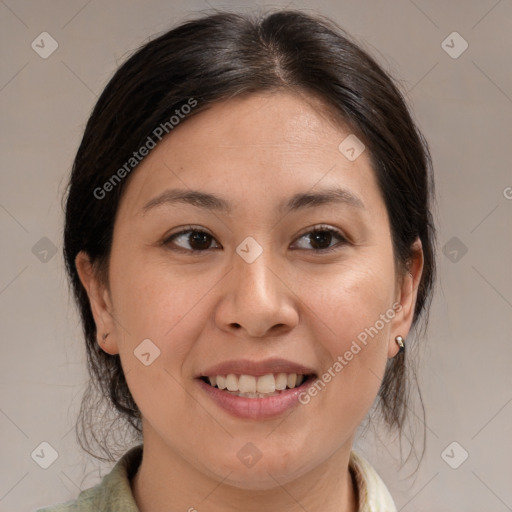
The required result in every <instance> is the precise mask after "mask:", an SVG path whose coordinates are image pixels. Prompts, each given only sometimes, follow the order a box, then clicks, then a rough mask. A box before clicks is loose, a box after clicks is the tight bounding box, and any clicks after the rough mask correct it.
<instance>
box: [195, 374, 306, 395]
mask: <svg viewBox="0 0 512 512" xmlns="http://www.w3.org/2000/svg"><path fill="white" fill-rule="evenodd" d="M315 378H316V374H314V373H311V374H297V373H284V372H281V373H267V374H265V375H261V376H256V375H247V374H241V375H237V374H234V373H230V374H227V375H213V376H201V377H199V380H201V381H202V382H204V383H205V384H207V385H208V386H209V387H211V388H214V389H216V390H219V391H222V392H223V393H226V394H229V395H231V396H236V397H240V398H248V399H265V398H270V397H275V396H280V395H282V394H283V393H287V392H289V391H292V390H295V391H296V390H299V389H302V388H304V387H306V386H307V385H309V383H310V382H312V381H313V380H314V379H315Z"/></svg>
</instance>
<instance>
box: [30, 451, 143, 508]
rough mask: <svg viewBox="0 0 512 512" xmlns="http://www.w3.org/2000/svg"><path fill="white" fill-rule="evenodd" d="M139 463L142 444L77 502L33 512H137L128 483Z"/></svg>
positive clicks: (87, 490)
mask: <svg viewBox="0 0 512 512" xmlns="http://www.w3.org/2000/svg"><path fill="white" fill-rule="evenodd" d="M141 460H142V445H138V446H135V447H133V448H131V449H130V450H128V451H127V452H126V453H125V454H124V455H123V456H122V457H121V458H120V459H119V461H118V462H117V463H116V465H115V466H114V467H113V468H112V471H111V472H110V473H108V474H107V475H105V476H104V477H103V479H102V480H101V482H100V483H99V484H97V485H95V486H94V487H91V488H90V489H86V490H84V491H82V492H81V493H80V494H79V495H78V498H77V499H76V500H70V501H66V502H65V503H60V504H58V505H52V506H50V507H46V508H41V509H38V510H36V511H35V512H139V511H138V509H137V506H136V504H135V500H134V498H133V494H132V491H131V484H130V480H131V478H132V477H133V475H134V474H135V473H136V471H137V469H138V467H139V465H140V462H141Z"/></svg>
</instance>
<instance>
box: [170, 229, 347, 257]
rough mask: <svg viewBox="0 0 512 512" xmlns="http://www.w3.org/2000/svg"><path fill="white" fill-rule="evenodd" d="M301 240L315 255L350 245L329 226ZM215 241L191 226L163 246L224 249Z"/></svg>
mask: <svg viewBox="0 0 512 512" xmlns="http://www.w3.org/2000/svg"><path fill="white" fill-rule="evenodd" d="M301 239H305V240H306V242H307V243H309V244H311V245H312V246H313V252H315V253H327V252H331V251H335V250H337V249H338V248H339V246H342V245H345V244H347V243H348V241H347V239H346V238H345V237H344V236H343V234H342V233H341V231H339V230H338V229H335V228H332V227H329V226H315V228H314V229H313V230H311V231H308V232H307V233H304V234H303V235H301V236H300V237H299V239H298V240H301ZM336 239H338V240H339V242H338V243H335V244H334V245H331V244H332V242H333V241H335V240H336ZM213 241H215V238H214V237H213V236H212V235H210V233H208V232H206V231H204V230H202V229H198V228H194V227H192V226H190V227H189V229H186V230H183V231H180V232H178V233H174V234H172V235H171V236H169V237H167V238H166V239H165V240H164V241H163V245H172V246H174V247H172V249H173V250H177V251H182V252H188V253H196V254H198V253H201V252H206V251H208V250H210V249H220V248H222V246H221V245H220V244H217V242H216V241H215V243H216V245H215V246H214V247H211V243H212V242H213ZM183 244H188V247H184V246H183ZM299 249H301V250H302V249H307V247H299Z"/></svg>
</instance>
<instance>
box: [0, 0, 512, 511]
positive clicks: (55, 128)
mask: <svg viewBox="0 0 512 512" xmlns="http://www.w3.org/2000/svg"><path fill="white" fill-rule="evenodd" d="M257 4H258V5H259V6H271V7H276V6H280V5H281V6H285V5H287V6H290V7H298V8H306V9H311V10H313V11H314V12H319V13H322V14H325V15H328V16H331V17H332V18H333V19H334V20H336V21H337V22H338V23H339V24H341V25H342V26H343V27H344V28H346V29H347V30H348V31H349V32H351V33H352V34H353V35H355V36H356V37H357V38H358V39H359V40H361V41H365V45H366V46H365V47H366V48H367V49H368V50H369V51H370V52H371V53H372V54H373V55H374V56H376V58H377V59H378V60H379V61H380V62H381V63H382V64H383V65H384V66H385V68H386V69H388V70H390V71H391V72H392V73H393V74H394V75H395V76H396V77H397V78H398V79H399V80H400V81H401V83H402V84H403V88H404V90H406V91H408V94H407V97H408V99H409V101H410V103H411V105H412V106H413V109H414V112H415V116H416V118H417V120H418V123H419V125H420V127H421V129H422V130H423V131H424V133H425V135H426V137H427V139H428V140H429V142H430V145H431V150H432V153H433V157H434V165H435V172H436V179H437V187H438V211H437V213H436V215H437V220H438V222H439V226H440V228H439V240H440V244H439V245H440V247H439V272H440V274H439V281H438V285H437V292H436V297H435V301H434V304H433V310H432V317H431V325H430V329H429V333H428V340H427V344H426V347H425V349H424V352H423V356H422V366H421V374H420V377H421V383H422V390H423V394H424V399H425V405H426V409H427V451H426V454H425V458H424V460H423V463H422V464H421V466H420V468H419V470H418V472H417V474H416V475H415V476H413V477H410V478H408V474H409V473H410V468H406V469H404V470H402V471H398V470H397V466H396V463H395V462H394V461H393V459H392V457H391V456H390V455H393V456H394V457H396V456H397V452H396V450H395V451H388V450H389V447H388V446H387V445H386V446H385V445H383V444H382V443H380V442H379V441H378V437H379V436H381V434H379V433H377V435H374V434H371V433H369V434H368V435H367V436H366V438H365V439H363V440H362V441H361V442H360V447H361V450H363V451H364V453H365V454H366V455H367V457H368V458H369V459H370V460H371V461H372V462H373V463H374V465H375V467H376V468H377V469H378V470H379V471H380V473H381V475H382V476H383V479H384V480H385V482H386V483H387V484H388V486H389V488H390V490H391V492H392V494H393V496H394V497H395V500H396V502H397V506H398V508H399V510H403V511H405V512H412V511H429V512H432V511H437V512H442V511H450V512H454V511H464V512H473V511H475V512H476V511H485V512H502V511H507V510H512V486H511V485H510V484H511V481H512V377H511V375H512V372H511V366H512V340H511V332H512V322H511V318H512V272H511V271H510V267H511V263H512V258H511V256H512V236H511V234H512V229H511V228H512V222H511V220H512V188H511V187H512V172H511V158H510V149H511V146H512V143H511V135H512V130H511V124H512V123H511V121H512V73H511V54H512V2H511V1H509V0H502V1H496V0H482V1H475V0H473V1H463V0H457V1H455V0H452V1H449V2H446V1H441V0H435V1H426V0H423V1H422V0H415V1H414V2H413V1H412V0H393V1H389V2H382V1H378V0H364V1H339V0H317V1H316V2H311V3H307V2H301V1H295V2H282V3H280V2H277V3H272V4H266V3H264V2H259V3H257ZM254 5H255V4H254V3H251V2H242V1H237V2H224V3H222V2H217V1H216V0H211V1H210V3H208V2H206V1H200V0H195V1H189V2H178V1H174V2H170V1H163V0H151V1H148V2H141V1H135V0H132V1H129V2H128V1H126V2H121V1H120V0H115V1H110V2H99V1H98V0H92V1H89V2H88V1H86V0H73V1H67V2H65V1H63V0H60V1H59V0H47V1H44V2H36V1H35V0H33V1H23V0H18V1H15V0H5V1H1V2H0V34H1V35H0V38H1V45H0V53H1V62H2V67H1V71H0V105H1V110H2V117H1V124H0V130H1V138H0V141H1V142H0V144H1V149H2V152H1V154H2V159H1V163H0V165H1V175H0V179H1V182H0V230H1V231H0V233H1V244H2V250H1V265H0V315H1V320H0V329H1V335H2V345H1V347H2V355H1V358H0V382H1V390H0V431H1V433H2V435H1V438H0V442H1V445H2V456H1V458H0V510H2V511H10V512H18V511H19V512H21V511H24V512H26V511H28V510H34V509H35V508H37V507H40V506H44V505H49V504H53V503H58V502H62V501H66V500H68V499H71V498H75V497H76V496H77V495H78V493H79V490H80V488H82V489H83V488H87V487H90V486H91V485H93V484H95V483H96V482H97V481H98V479H99V477H100V475H102V474H104V473H105V472H107V471H108V470H109V467H107V466H105V465H103V466H101V465H99V464H97V463H95V462H94V461H91V460H89V458H88V457H85V456H84V454H83V453H82V452H81V450H80V449H79V447H78V445H77V444H76V441H75V439H74V433H73V425H74V420H75V417H76V413H77V410H78V405H79V400H80V396H81V393H82V391H83V385H84V382H85V378H86V375H85V364H84V351H83V343H82V340H81V331H80V327H79V324H78V320H77V315H76V312H75V310H74V308H73V307H72V306H71V300H70V296H69V294H68V290H67V285H66V280H65V275H64V270H63V260H62V256H61V250H62V242H61V237H62V211H61V206H60V198H61V195H62V192H63V189H64V184H65V182H66V179H67V175H68V173H69V170H70V166H71V162H72V159H73V156H74V153H75V151H76V149H77V146H78V143H79V141H80V138H81V133H82V130H83V128H84V125H85V123H86V120H87V117H88V114H89V112H90V110H91V108H92V106H93V104H94V102H95V100H96V98H97V96H98V94H99V93H100V92H101V90H102V88H103V87H104V85H105V84H106V82H107V80H108V79H109V77H110V76H111V75H112V73H113V72H114V70H115V68H116V66H117V65H118V64H119V63H120V62H121V61H122V60H124V59H125V57H126V56H127V55H128V54H129V52H130V51H132V50H133V49H134V48H135V47H137V46H138V45H139V44H140V43H141V42H143V41H145V40H146V39H147V38H148V37H149V36H150V35H153V34H155V33H160V32H162V31H165V30H166V29H168V28H170V27H171V26H172V25H173V24H175V23H177V22H179V21H181V20H183V19H184V17H186V16H190V13H191V12H194V11H198V10H204V9H208V8H209V7H210V6H213V7H228V8H230V9H235V10H246V9H248V8H249V7H252V6H254ZM44 31H46V32H48V33H49V34H51V36H52V37H53V38H54V39H55V40H56V41H57V42H58V45H59V46H58V49H57V50H56V51H55V52H54V53H53V54H52V55H51V56H49V57H48V58H47V59H43V58H41V57H40V56H39V55H38V54H37V53H36V52H35V51H34V50H33V49H32V48H31V43H32V41H34V40H35V39H36V38H37V36H39V34H41V33H42V32H44ZM454 31H457V32H458V33H459V34H460V35H461V36H462V37H463V38H464V40H466V41H467V42H468V44H469V47H468V49H467V50H466V51H465V52H464V53H462V55H460V56H459V57H458V58H456V59H455V58H452V57H451V56H450V55H449V54H448V53H447V52H446V51H445V50H444V49H443V47H442V46H441V44H442V42H443V41H444V40H445V39H446V38H447V36H448V35H449V34H451V33H452V32H454ZM448 41H450V39H448ZM461 42H462V41H461V40H454V43H453V44H452V43H451V42H449V43H448V44H450V45H451V46H454V48H453V49H452V51H456V50H458V49H460V48H462V47H461V46H460V44H461ZM43 237H46V238H47V239H48V240H49V241H50V242H49V241H48V240H43V241H42V242H41V241H40V240H41V239H42V238H43ZM453 237H456V239H453ZM37 244H39V245H37ZM53 245H54V246H55V247H56V249H57V252H56V254H52V252H51V248H52V246H53ZM34 247H35V248H34ZM464 247H466V248H467V253H465V254H462V253H463V248H464ZM443 248H445V249H444V252H445V253H446V255H445V254H444V253H443ZM44 249H50V252H48V253H44V252H42V251H43V250H44ZM461 255H462V257H461ZM45 259H46V260H47V261H44V260H45ZM44 441H45V442H48V443H49V444H50V445H51V446H53V447H54V448H55V449H56V450H57V452H58V455H59V456H58V458H57V460H56V461H55V462H54V463H53V464H52V465H51V466H50V467H49V468H48V469H46V470H44V469H42V468H41V467H39V465H37V464H36V463H35V462H34V460H32V458H31V453H32V452H33V451H34V450H35V449H36V448H37V447H38V446H39V445H40V443H41V442H44ZM454 441H456V442H457V443H459V445H460V446H459V445H457V446H455V448H453V447H451V448H453V451H451V448H449V449H448V451H447V452H444V450H445V448H447V447H448V446H449V445H450V443H452V442H454ZM462 450H465V451H467V452H468V454H469V457H468V458H467V460H465V462H464V463H462V464H461V465H460V466H459V467H458V468H457V469H452V467H450V466H449V465H448V464H447V462H445V460H444V459H443V457H442V453H443V452H444V453H445V459H446V460H449V461H450V463H451V464H452V465H455V464H456V463H458V462H460V460H461V458H462V455H463V454H464V452H463V451H462ZM446 453H448V455H449V457H446ZM413 469H414V465H413Z"/></svg>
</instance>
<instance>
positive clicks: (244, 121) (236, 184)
mask: <svg viewBox="0 0 512 512" xmlns="http://www.w3.org/2000/svg"><path fill="white" fill-rule="evenodd" d="M349 136H351V137H353V135H351V133H350V130H349V129H348V128H347V127H344V126H343V125H342V124H341V123H335V122H334V121H333V119H332V117H331V116H329V115H327V114H326V112H325V106H324V105H323V104H322V103H321V102H320V101H319V100H317V99H316V98H313V97H305V96H303V95H298V94H295V93H287V92H286V93H285V92H279V93H268V94H258V95H251V96H247V97H244V98H237V99H232V100H229V101H226V102H222V103H217V104H214V105H213V106H211V107H210V108H208V109H207V110H205V111H203V112H201V113H199V114H197V115H195V116H193V117H191V118H190V119H186V120H185V121H184V122H182V123H181V124H180V125H178V126H177V127H175V128H174V129H173V131H172V132H171V133H170V135H169V136H167V137H166V138H164V139H163V140H162V141H161V142H160V143H159V144H158V145H157V147H156V148H155V149H153V150H152V151H151V153H150V154H149V155H148V156H147V157H146V158H145V159H144V161H143V162H142V163H141V164H139V166H138V167H137V168H136V170H135V171H134V175H133V176H131V179H130V183H128V187H127V189H126V190H125V191H124V194H123V201H122V203H125V204H124V205H123V204H122V205H121V206H122V207H123V208H128V209H129V210H131V212H132V214H137V212H142V211H143V210H144V206H145V205H146V204H147V202H148V200H151V199H154V197H155V196H156V195H157V194H161V193H162V192H164V191H165V189H167V188H172V189H176V188H180V189H187V188H189V189H191V190H192V189H194V190H198V189H201V190H204V191H209V192H212V193H216V192H217V193H218V194H217V195H219V196H229V198H230V200H231V203H232V204H233V206H234V207H236V206H237V205H238V206H243V205H244V204H246V203H247V201H248V200H252V199H255V198H256V196H258V202H259V203H261V202H262V201H265V200H267V201H274V202H279V205H280V206H282V204H283V198H284V197H285V196H286V197H288V196H290V195H293V194H297V193H299V192H305V191H307V190H314V189H315V187H317V188H326V187H334V186H336V187H338V188H340V187H341V188H343V189H347V190H348V191H349V192H350V191H351V192H352V193H353V195H354V196H359V197H362V201H361V202H363V203H365V204H366V203H367V202H370V203H371V202H372V201H375V200H378V199H379V197H378V196H379V191H378V189H377V185H376V181H375V178H374V173H373V170H372V168H371V164H370V157H369V155H368V154H367V151H363V152H362V154H361V155H360V156H359V157H358V158H356V159H355V160H352V161H351V160H349V159H348V158H347V157H346V156H345V155H344V154H343V153H342V152H341V151H340V149H339V146H340V143H342V142H343V141H344V140H346V138H347V137H349ZM372 196H373V197H372ZM364 197H366V200H365V199H364Z"/></svg>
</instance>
